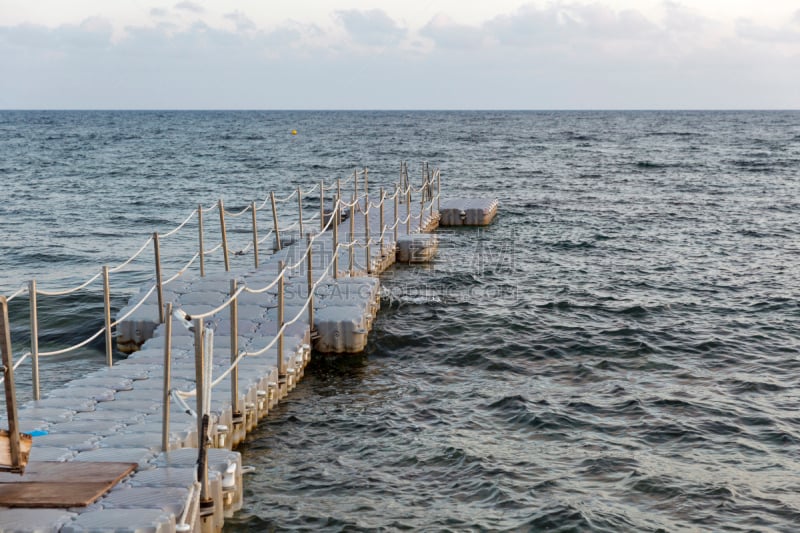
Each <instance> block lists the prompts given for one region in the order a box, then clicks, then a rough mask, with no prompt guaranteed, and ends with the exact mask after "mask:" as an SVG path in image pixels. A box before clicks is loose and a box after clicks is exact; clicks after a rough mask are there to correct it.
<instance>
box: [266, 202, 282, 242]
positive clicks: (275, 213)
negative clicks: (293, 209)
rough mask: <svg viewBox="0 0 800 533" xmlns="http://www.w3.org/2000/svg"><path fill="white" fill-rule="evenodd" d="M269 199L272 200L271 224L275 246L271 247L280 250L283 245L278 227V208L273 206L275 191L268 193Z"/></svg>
mask: <svg viewBox="0 0 800 533" xmlns="http://www.w3.org/2000/svg"><path fill="white" fill-rule="evenodd" d="M269 199H270V200H271V201H272V225H273V228H274V229H275V246H273V247H272V249H273V250H280V249H281V247H282V246H283V245H282V244H281V231H280V228H279V227H278V209H277V208H276V207H275V192H274V191H272V192H270V193H269Z"/></svg>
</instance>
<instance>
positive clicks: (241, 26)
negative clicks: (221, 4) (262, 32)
mask: <svg viewBox="0 0 800 533" xmlns="http://www.w3.org/2000/svg"><path fill="white" fill-rule="evenodd" d="M225 18H226V19H228V20H230V21H232V22H233V23H234V25H235V26H236V30H237V31H250V30H255V29H256V25H255V23H254V22H253V21H252V20H250V19H249V18H248V17H247V15H245V14H244V13H242V12H241V11H234V12H233V13H227V14H226V15H225Z"/></svg>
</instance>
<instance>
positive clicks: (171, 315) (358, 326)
mask: <svg viewBox="0 0 800 533" xmlns="http://www.w3.org/2000/svg"><path fill="white" fill-rule="evenodd" d="M368 176H369V175H368V172H367V170H366V169H365V170H363V171H360V172H359V171H356V172H354V173H353V174H352V175H351V177H350V178H348V180H342V181H340V180H337V182H336V184H334V185H328V186H327V187H326V184H325V183H324V182H322V183H320V184H318V185H317V186H316V187H314V188H312V189H311V190H310V191H302V190H300V189H298V190H297V191H295V192H294V193H292V194H291V195H289V196H288V197H285V198H275V196H274V194H271V195H270V197H269V198H268V199H267V200H265V201H264V203H263V204H262V205H261V206H260V207H259V206H257V205H256V203H255V202H253V203H252V204H251V205H250V206H249V207H248V208H246V209H244V210H243V211H241V212H238V213H231V212H228V211H226V210H225V208H224V206H223V204H222V202H221V201H220V202H219V203H217V204H215V205H214V206H212V207H211V208H203V207H202V206H201V207H198V209H197V210H195V211H194V212H193V213H192V215H191V216H190V217H189V218H188V219H187V220H186V221H184V223H183V224H181V225H180V226H179V227H178V228H176V229H175V230H173V231H172V232H170V233H168V234H164V235H161V236H159V235H157V234H154V236H153V238H152V239H150V240H148V242H147V243H146V244H145V246H144V247H142V249H140V250H139V252H138V253H137V255H138V254H140V253H142V251H143V250H144V249H145V248H146V247H148V246H150V244H151V243H152V244H153V246H154V252H155V253H154V255H155V265H156V266H155V272H156V274H155V280H154V281H153V283H152V284H151V285H149V286H148V287H146V288H144V289H142V291H141V292H140V294H139V295H137V296H135V297H134V298H132V299H131V301H130V302H129V305H128V306H127V307H125V308H124V309H122V310H121V311H120V312H119V314H118V317H117V319H116V320H115V321H114V322H112V321H111V313H110V303H109V302H110V296H109V289H108V287H109V282H108V279H109V275H110V274H111V273H114V272H116V271H118V270H119V269H120V268H121V267H124V266H125V265H127V264H128V263H129V262H130V261H131V259H128V260H127V261H126V262H125V263H123V264H122V265H121V266H120V267H116V268H114V269H109V268H106V267H104V268H103V269H102V271H101V273H100V274H98V275H97V276H95V278H93V279H92V280H90V282H91V281H94V280H95V279H97V278H99V276H101V275H102V277H103V283H104V295H105V309H106V317H105V327H104V328H103V329H102V330H100V331H99V332H98V333H97V334H96V335H95V336H94V337H92V338H91V339H89V340H88V341H86V342H84V343H81V344H80V345H77V347H71V348H69V349H65V350H60V351H58V352H50V353H45V352H40V351H39V349H38V338H37V337H38V321H37V317H36V307H37V304H36V296H37V295H50V294H65V293H67V292H69V291H62V292H60V293H48V292H45V291H41V290H39V289H37V288H36V283H35V282H31V283H29V284H28V286H27V287H26V288H24V289H21V290H20V291H17V292H16V293H15V294H13V295H11V296H10V297H9V298H4V297H0V308H1V309H0V311H2V313H0V321H2V324H0V326H2V328H0V332H3V331H4V332H5V333H4V334H3V335H0V345H2V346H1V347H2V349H3V355H4V361H6V364H5V377H6V379H5V385H6V391H7V394H6V398H7V399H10V401H7V407H8V412H9V416H8V419H7V420H6V421H0V427H9V429H10V430H11V431H10V432H9V433H10V438H11V440H12V441H13V439H14V436H15V434H16V433H15V432H16V431H17V430H19V431H22V432H27V433H33V434H34V435H35V436H34V437H33V445H32V448H31V451H30V456H29V457H27V458H23V457H21V456H19V455H18V456H17V457H16V458H15V457H13V455H14V451H15V446H17V445H16V444H14V443H12V444H11V456H12V457H11V458H10V459H9V460H8V462H9V464H7V465H0V469H5V470H8V471H10V472H6V473H0V532H11V531H13V532H51V531H52V532H57V531H61V532H65V533H72V532H89V531H91V532H105V531H108V532H111V531H114V532H122V531H130V532H157V533H161V532H172V531H197V532H206V531H219V530H220V529H221V528H222V525H223V523H224V520H225V517H229V516H231V515H232V513H234V512H236V511H237V510H238V509H239V508H240V507H241V505H242V494H243V483H242V476H243V474H244V473H245V470H246V469H245V467H243V465H242V461H241V456H240V455H239V453H238V452H235V451H232V449H233V448H235V447H236V446H237V445H238V444H239V443H241V442H242V441H243V440H244V438H245V437H246V434H247V432H249V431H251V430H252V429H254V428H255V427H256V425H257V424H258V422H259V420H261V419H262V418H264V416H266V415H267V413H268V412H269V410H270V409H272V408H273V407H274V406H275V405H276V404H277V403H278V402H279V401H280V400H281V399H282V398H284V397H285V396H286V395H287V394H288V393H289V392H290V391H291V390H292V389H294V387H295V386H296V385H297V383H298V382H299V380H300V379H302V377H303V373H304V370H305V367H306V365H307V364H308V362H309V360H310V357H311V353H312V349H314V350H316V351H317V352H323V353H357V352H360V351H362V350H363V349H364V347H365V346H366V342H367V335H368V332H369V331H370V329H371V327H372V323H373V321H374V319H375V316H376V314H377V312H378V308H379V306H380V286H379V280H378V277H377V276H379V275H380V274H381V273H382V272H383V271H384V270H386V269H387V268H389V267H390V266H391V265H392V264H393V263H394V262H395V261H396V260H399V261H404V262H415V261H427V260H430V259H431V257H432V256H433V254H434V252H435V250H436V247H437V239H436V236H435V235H434V234H431V233H430V232H431V231H433V230H434V229H435V228H436V227H437V226H438V225H439V223H440V220H441V221H442V222H445V223H447V224H448V225H483V224H488V223H490V222H491V220H492V218H493V217H494V215H495V213H496V211H497V202H496V201H494V200H450V201H449V202H440V200H439V198H440V191H441V178H440V174H439V172H438V171H433V172H431V171H430V169H429V168H428V167H427V166H424V167H423V183H422V186H421V187H420V188H415V187H413V186H411V185H410V183H409V180H408V171H407V167H406V166H405V165H403V166H401V183H400V184H398V185H397V186H395V187H394V189H393V191H392V192H391V193H387V192H386V191H384V190H383V189H379V190H378V191H375V190H370V189H369V183H368ZM314 193H316V194H318V197H319V212H317V213H315V215H314V216H312V217H309V218H303V217H304V215H303V212H302V211H303V199H304V198H306V199H307V198H309V197H310V195H312V194H314ZM327 196H331V197H332V201H327V200H326V198H327ZM294 197H296V199H297V209H298V211H299V213H298V219H297V222H295V223H294V224H292V225H291V226H290V227H281V226H280V224H279V216H278V215H279V213H278V209H277V205H278V204H282V203H285V202H289V201H291V200H292V199H293V198H294ZM326 204H327V205H326ZM267 208H271V211H272V229H271V230H270V232H268V233H267V234H266V236H263V237H259V236H258V223H257V213H258V212H259V210H261V209H267ZM212 211H213V212H215V213H214V215H216V216H218V217H219V224H220V235H221V241H222V242H221V243H220V245H219V246H218V247H217V248H215V249H212V250H206V249H205V246H206V244H205V243H204V242H203V241H204V229H203V217H204V216H205V217H206V219H207V220H208V219H211V217H209V216H208V215H209V214H211V212H212ZM248 212H249V213H250V216H251V218H252V242H251V243H250V244H249V245H248V246H247V247H246V248H245V250H244V251H242V252H239V253H237V255H245V252H249V253H247V254H246V255H247V256H248V257H250V259H249V261H251V262H250V263H249V264H248V265H247V266H244V265H238V266H235V267H234V266H232V265H231V260H230V259H231V258H230V253H231V252H232V251H231V250H230V245H229V244H228V242H227V236H226V222H225V217H226V216H227V217H229V218H230V217H232V216H233V217H236V216H241V215H244V214H245V213H248ZM440 213H441V218H440ZM192 218H196V219H197V222H198V229H199V232H198V239H199V246H198V253H197V254H195V256H194V257H193V259H192V260H191V261H190V262H189V264H187V265H186V266H185V267H184V268H183V269H181V270H180V271H179V272H178V273H177V274H176V275H175V276H173V277H172V278H170V279H166V280H164V279H162V271H161V260H160V251H159V242H160V239H164V238H166V237H169V236H171V235H172V234H173V233H174V232H176V231H178V230H179V229H181V228H183V227H184V226H185V225H186V224H187V222H189V220H191V219H192ZM267 240H269V245H268V246H267V248H268V253H263V250H261V254H259V251H260V250H259V248H260V245H262V244H263V243H264V242H265V241H267ZM219 248H221V249H222V251H223V256H224V266H225V270H224V271H222V272H217V273H213V274H212V273H206V272H205V266H204V260H205V259H206V257H207V256H208V254H210V253H212V252H214V251H215V250H217V249H219ZM262 248H263V247H262ZM134 257H135V256H134ZM195 262H199V267H200V268H199V272H196V273H194V274H190V273H189V267H190V266H192V265H193V264H194V263H195ZM88 283H89V282H87V283H86V284H84V285H82V286H81V287H78V288H77V289H73V290H80V289H82V288H84V287H85V286H86V285H88ZM25 293H27V294H28V297H29V299H30V302H31V305H30V309H31V317H30V320H31V324H32V328H31V337H32V343H31V351H30V352H28V353H26V354H24V355H22V356H21V357H20V358H19V359H18V360H17V361H14V362H13V364H12V362H11V357H10V353H11V343H10V339H9V335H8V331H9V330H8V315H7V300H10V299H13V298H15V297H19V296H22V295H23V294H25ZM114 328H115V329H116V340H117V343H118V347H119V349H120V350H123V351H126V352H129V353H130V355H129V356H128V358H127V359H125V360H122V361H117V362H114V361H112V353H113V352H112V344H111V343H112V330H113V329H114ZM100 335H105V339H106V350H107V362H108V365H107V366H105V367H103V368H101V369H99V370H97V371H95V372H92V373H91V374H89V375H87V376H83V377H81V378H79V379H76V380H73V381H71V382H70V383H68V384H67V385H66V386H65V387H64V388H61V389H58V390H54V391H51V392H50V393H49V394H47V395H46V396H45V397H44V398H42V397H41V395H40V391H39V384H38V365H39V357H41V356H44V355H52V354H53V353H63V352H65V351H69V350H71V349H77V348H80V347H81V346H83V345H85V344H86V343H88V342H90V341H91V340H93V339H94V338H97V337H99V336H100ZM6 356H8V359H5V357H6ZM27 358H30V359H31V361H32V365H31V367H32V371H33V373H34V379H33V383H34V394H33V396H34V398H35V399H34V400H32V401H30V402H27V403H25V404H23V405H20V406H19V407H18V408H17V405H16V401H15V399H14V397H13V392H14V390H13V372H14V369H15V368H18V367H19V365H20V364H21V363H22V362H23V360H25V359H27ZM9 391H10V393H11V396H9ZM201 436H202V437H201ZM17 447H18V446H17ZM21 470H24V471H25V474H24V475H23V476H20V475H19V474H18V473H11V472H19V471H21Z"/></svg>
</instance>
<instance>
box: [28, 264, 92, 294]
mask: <svg viewBox="0 0 800 533" xmlns="http://www.w3.org/2000/svg"><path fill="white" fill-rule="evenodd" d="M102 275H103V271H102V270H101V271H100V272H98V273H97V274H95V275H94V276H93V277H91V278H90V279H89V280H88V281H86V282H85V283H82V284H81V285H79V286H77V287H75V288H74V289H66V290H63V291H41V290H39V289H36V294H41V295H42V296H64V295H66V294H71V293H73V292H76V291H79V290H81V289H85V288H86V287H88V286H89V285H90V284H91V283H92V282H93V281H95V280H96V279H97V278H99V277H100V276H102Z"/></svg>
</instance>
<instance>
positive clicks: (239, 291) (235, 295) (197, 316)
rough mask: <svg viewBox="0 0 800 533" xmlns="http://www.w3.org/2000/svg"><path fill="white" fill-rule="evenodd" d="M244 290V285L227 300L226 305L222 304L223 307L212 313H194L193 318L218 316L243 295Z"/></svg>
mask: <svg viewBox="0 0 800 533" xmlns="http://www.w3.org/2000/svg"><path fill="white" fill-rule="evenodd" d="M244 288H245V286H244V285H242V286H241V287H239V288H238V289H236V292H234V293H233V294H232V295H231V296H230V297H229V298H228V299H227V300H225V302H224V303H222V304H221V305H219V306H217V307H216V308H215V309H212V310H211V311H208V312H206V313H202V314H198V313H192V318H208V317H210V316H211V315H216V314H217V313H219V312H220V311H222V310H223V309H225V308H226V307H228V306H229V305H230V304H231V302H232V301H233V299H234V298H236V297H237V296H239V295H240V294H242V292H243V291H244Z"/></svg>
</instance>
